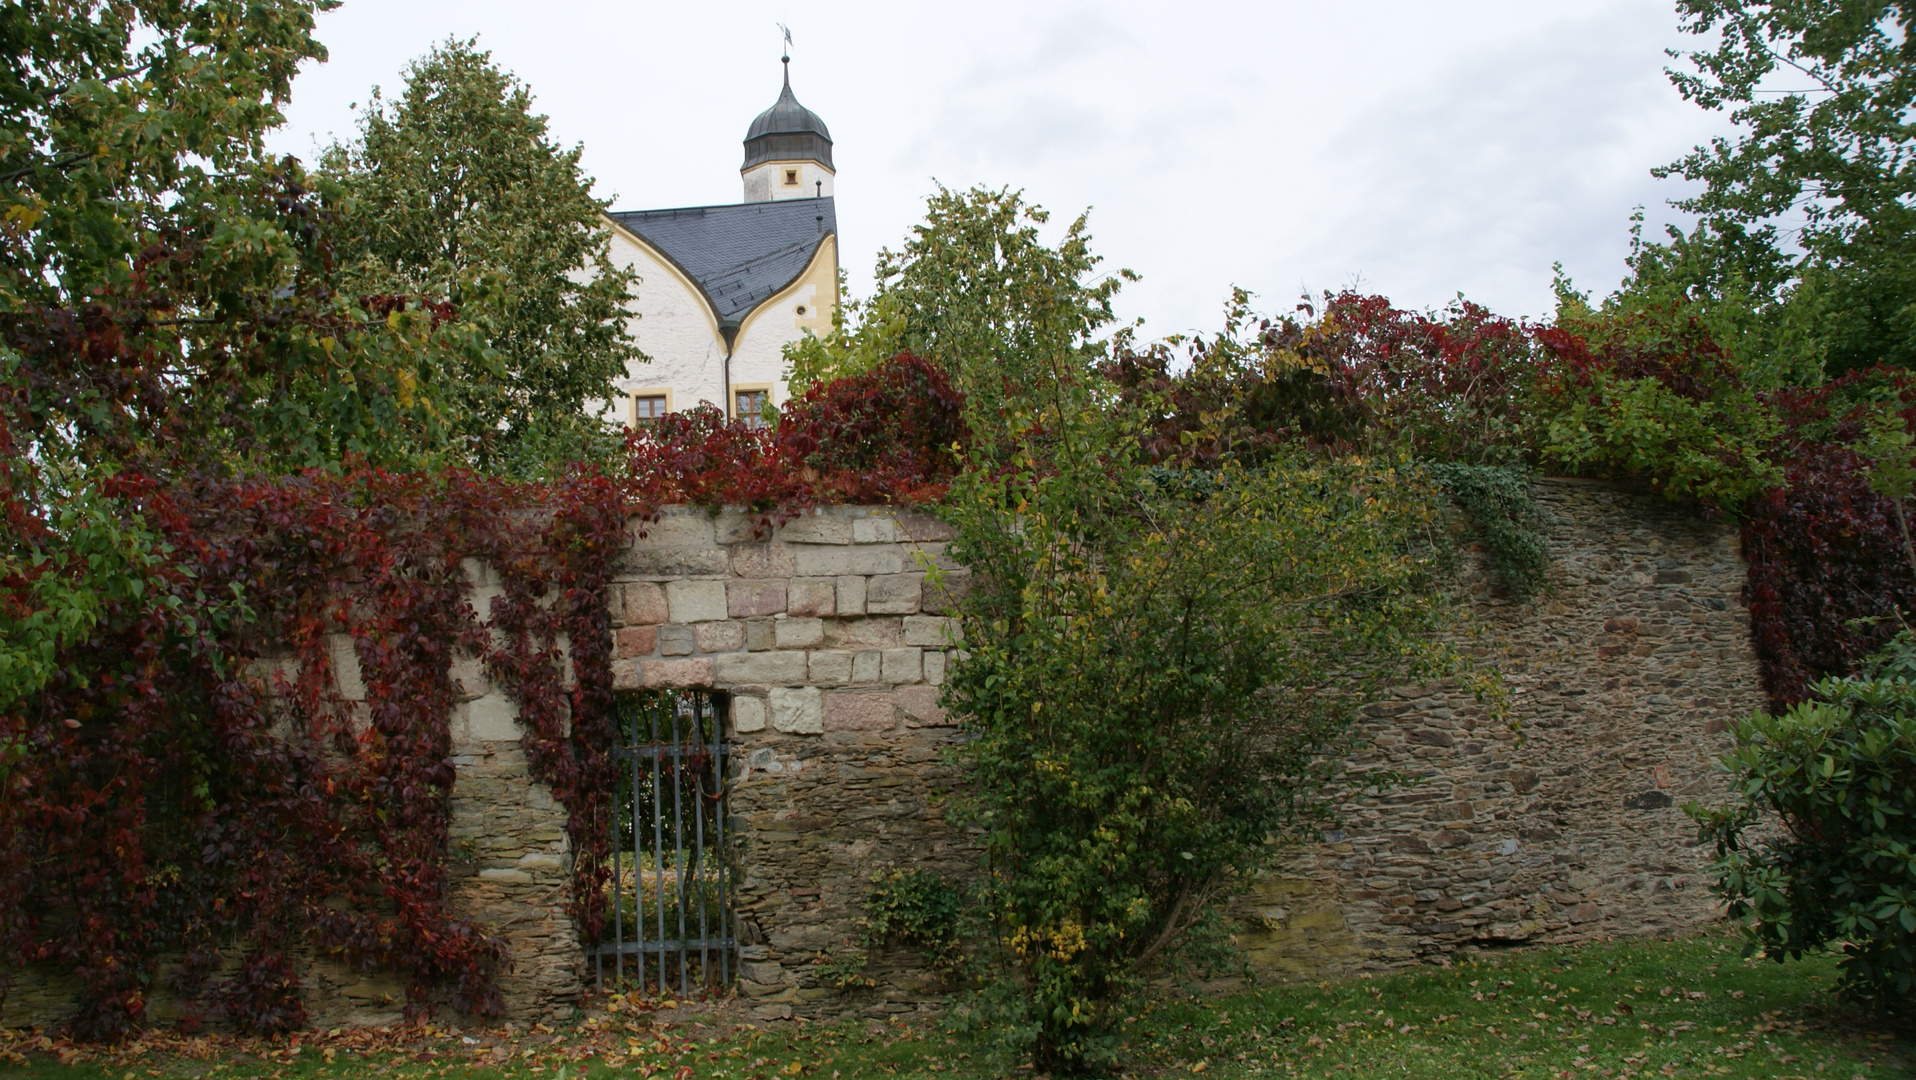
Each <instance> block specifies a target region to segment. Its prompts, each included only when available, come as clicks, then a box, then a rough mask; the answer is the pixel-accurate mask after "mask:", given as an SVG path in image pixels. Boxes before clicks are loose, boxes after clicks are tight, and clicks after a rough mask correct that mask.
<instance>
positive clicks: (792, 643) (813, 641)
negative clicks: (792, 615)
mask: <svg viewBox="0 0 1916 1080" xmlns="http://www.w3.org/2000/svg"><path fill="white" fill-rule="evenodd" d="M772 626H773V631H774V640H775V641H776V642H777V644H778V647H779V648H781V649H809V648H812V647H813V646H816V645H818V644H819V643H820V642H822V641H824V640H825V622H824V620H822V619H780V620H778V621H777V622H775V623H773V624H772Z"/></svg>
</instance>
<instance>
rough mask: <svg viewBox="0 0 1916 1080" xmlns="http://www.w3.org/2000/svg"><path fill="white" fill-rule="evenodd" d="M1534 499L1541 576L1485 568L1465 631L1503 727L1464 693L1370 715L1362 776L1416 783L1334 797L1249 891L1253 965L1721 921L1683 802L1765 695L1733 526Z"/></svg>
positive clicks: (1308, 963) (1711, 790)
mask: <svg viewBox="0 0 1916 1080" xmlns="http://www.w3.org/2000/svg"><path fill="white" fill-rule="evenodd" d="M1535 494H1536V497H1537V500H1538V502H1539V504H1540V505H1541V506H1542V507H1543V508H1544V509H1545V511H1546V513H1547V514H1548V517H1549V542H1550V554H1551V563H1552V565H1551V568H1550V574H1549V584H1548V586H1547V587H1546V589H1545V591H1544V593H1543V594H1542V595H1540V596H1539V597H1538V598H1537V599H1536V600H1534V601H1531V602H1529V603H1526V604H1522V605H1516V604H1507V603H1501V602H1499V601H1497V600H1496V599H1494V598H1493V596H1492V594H1491V590H1490V589H1489V588H1488V582H1487V581H1486V580H1485V577H1484V574H1483V571H1482V567H1481V564H1480V565H1479V566H1477V567H1476V568H1475V571H1474V572H1473V573H1472V574H1471V575H1470V578H1469V580H1467V582H1466V584H1468V585H1469V586H1470V588H1469V595H1470V596H1471V597H1472V598H1473V605H1472V612H1471V615H1472V619H1471V622H1470V624H1469V625H1468V626H1466V627H1465V629H1464V630H1463V631H1462V632H1461V633H1460V635H1459V642H1460V644H1461V645H1462V646H1463V647H1464V648H1465V649H1466V650H1467V651H1469V652H1470V653H1472V654H1473V655H1474V656H1475V657H1477V659H1478V660H1479V662H1481V663H1483V664H1486V665H1488V666H1491V667H1494V668H1495V669H1497V670H1498V671H1499V672H1500V673H1501V674H1502V676H1503V681H1504V683H1505V684H1506V686H1507V687H1508V689H1509V693H1510V698H1509V716H1508V722H1505V721H1499V720H1493V719H1491V718H1490V717H1489V715H1488V714H1487V711H1486V709H1485V707H1484V705H1483V704H1482V703H1480V702H1478V701H1477V700H1475V698H1474V697H1473V696H1472V695H1470V694H1468V693H1464V692H1462V691H1460V690H1459V689H1457V688H1456V687H1454V686H1423V687H1405V688H1402V689H1400V690H1398V691H1397V692H1396V693H1395V694H1394V695H1393V697H1392V698H1391V699H1390V700H1388V701H1386V702H1381V703H1378V704H1375V705H1372V706H1370V707H1369V708H1367V709H1365V710H1364V715H1363V717H1362V719H1361V721H1360V724H1359V726H1358V729H1357V732H1356V735H1357V739H1356V744H1357V749H1356V751H1355V752H1354V754H1353V756H1352V758H1351V760H1350V764H1351V766H1352V767H1353V768H1355V769H1365V768H1378V767H1381V768H1388V769H1394V770H1398V771H1400V772H1403V773H1407V774H1410V775H1413V776H1416V777H1418V778H1419V782H1418V783H1416V784H1414V785H1412V786H1409V787H1401V788H1397V789H1395V790H1392V791H1390V792H1389V793H1388V794H1386V795H1384V796H1382V797H1377V798H1368V799H1361V800H1357V801H1354V802H1352V803H1350V804H1349V805H1347V806H1345V807H1344V810H1343V821H1342V823H1341V825H1340V827H1339V828H1338V829H1337V830H1336V831H1335V832H1332V833H1329V834H1328V835H1327V836H1326V842H1325V843H1324V844H1323V845H1322V846H1321V847H1319V848H1318V849H1317V850H1315V851H1312V852H1309V853H1306V854H1304V855H1302V856H1301V857H1299V858H1298V859H1296V860H1295V861H1294V862H1293V863H1292V865H1290V866H1289V867H1287V868H1286V870H1285V871H1284V872H1281V873H1275V874H1272V875H1270V876H1269V877H1267V878H1266V879H1264V880H1262V881H1260V882H1258V883H1257V885H1256V886H1255V887H1254V888H1252V889H1251V890H1250V892H1249V893H1248V894H1247V895H1245V896H1243V897H1241V898H1240V900H1239V901H1238V903H1237V905H1236V914H1237V915H1239V916H1240V918H1241V920H1242V922H1241V925H1242V926H1243V928H1244V929H1243V932H1242V933H1241V935H1240V942H1241V943H1242V944H1243V946H1244V947H1245V948H1246V949H1247V950H1248V951H1249V953H1250V955H1251V958H1252V961H1253V964H1254V965H1255V966H1256V967H1258V968H1262V969H1265V970H1269V971H1275V972H1295V973H1299V974H1304V973H1309V974H1321V973H1323V972H1325V971H1327V970H1330V971H1335V970H1339V969H1346V970H1347V969H1350V968H1354V967H1367V966H1377V965H1383V964H1394V963H1403V962H1408V961H1412V960H1416V959H1419V958H1426V957H1432V956H1435V955H1438V954H1443V953H1446V952H1450V951H1453V950H1456V949H1460V948H1498V947H1507V946H1513V945H1523V944H1543V943H1563V942H1572V941H1579V940H1586V939H1590V938H1595V937H1603V936H1616V935H1632V934H1657V933H1671V932H1679V931H1682V930H1685V929H1689V928H1693V927H1696V926H1698V925H1700V924H1702V923H1705V922H1707V921H1709V920H1711V919H1714V918H1715V917H1716V916H1717V914H1718V907H1717V905H1716V903H1715V902H1714V900H1713V898H1712V897H1711V895H1710V894H1709V892H1708V890H1707V879H1706V878H1705V876H1704V870H1705V868H1706V867H1707V865H1708V862H1709V857H1710V852H1709V849H1708V848H1706V847H1704V846H1701V845H1699V843H1698V841H1697V829H1696V825H1695V823H1694V822H1692V821H1691V820H1690V819H1689V817H1688V816H1687V815H1685V814H1684V812H1683V810H1682V805H1683V804H1684V803H1685V802H1688V801H1690V800H1692V799H1695V800H1699V801H1703V802H1710V801H1713V800H1715V799H1717V798H1719V797H1720V796H1721V793H1722V791H1723V787H1722V780H1721V777H1720V774H1718V773H1717V772H1716V770H1715V768H1714V762H1715V760H1716V758H1717V756H1718V755H1720V754H1722V753H1723V752H1725V751H1726V750H1728V749H1729V748H1730V745H1731V743H1730V738H1729V736H1728V735H1727V734H1726V732H1725V728H1726V726H1727V723H1728V721H1729V720H1730V719H1732V718H1735V717H1741V716H1746V715H1748V714H1749V713H1751V712H1753V711H1754V710H1756V709H1757V708H1759V707H1761V705H1762V704H1763V694H1762V684H1761V681H1760V676H1759V673H1758V669H1757V662H1756V656H1755V653H1754V651H1753V650H1752V648H1751V644H1750V634H1749V615H1748V612H1747V611H1745V609H1744V607H1743V604H1742V599H1741V597H1742V592H1743V583H1744V576H1745V569H1744V565H1743V562H1742V559H1741V558H1740V556H1739V554H1738V546H1737V534H1736V529H1735V527H1734V526H1733V525H1731V524H1729V523H1726V522H1722V521H1707V520H1704V519H1702V518H1701V517H1700V516H1699V515H1698V514H1697V513H1696V511H1694V510H1692V509H1689V508H1683V507H1678V506H1674V505H1671V504H1669V503H1667V502H1665V501H1664V500H1662V499H1661V498H1660V497H1658V496H1655V495H1653V494H1648V493H1643V492H1638V491H1632V490H1628V489H1624V488H1619V487H1615V486H1612V485H1607V484H1600V483H1592V482H1583V481H1572V480H1551V481H1545V482H1541V483H1539V484H1538V485H1537V487H1536V492H1535Z"/></svg>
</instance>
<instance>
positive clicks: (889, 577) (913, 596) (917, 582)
mask: <svg viewBox="0 0 1916 1080" xmlns="http://www.w3.org/2000/svg"><path fill="white" fill-rule="evenodd" d="M924 581H925V575H923V574H885V575H881V576H879V577H874V578H872V579H871V583H870V584H869V585H868V586H867V587H866V590H865V611H866V612H867V613H868V614H872V615H913V614H916V613H917V611H918V608H919V606H920V604H921V603H922V600H923V596H922V587H923V585H924Z"/></svg>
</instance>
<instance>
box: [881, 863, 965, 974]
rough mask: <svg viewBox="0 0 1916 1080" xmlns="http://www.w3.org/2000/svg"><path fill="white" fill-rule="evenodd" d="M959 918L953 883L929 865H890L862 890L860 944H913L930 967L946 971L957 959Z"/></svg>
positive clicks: (960, 897)
mask: <svg viewBox="0 0 1916 1080" xmlns="http://www.w3.org/2000/svg"><path fill="white" fill-rule="evenodd" d="M963 917H964V893H963V892H962V891H960V889H959V888H958V886H957V885H954V884H952V883H951V882H949V881H946V880H945V879H944V877H942V876H941V875H939V874H938V873H936V872H934V871H931V870H893V871H892V872H891V873H889V874H886V875H884V876H883V877H880V878H878V879H877V881H876V882H875V883H874V884H873V886H872V891H871V892H869V893H867V894H865V944H866V945H868V946H876V945H889V944H897V945H912V946H916V947H918V948H921V949H923V950H925V957H926V959H927V960H928V961H930V964H931V966H932V967H933V968H934V969H938V970H945V971H949V970H951V969H952V968H954V967H955V966H956V965H957V963H958V961H959V959H960V954H959V938H958V931H959V923H960V920H961V919H962V918H963Z"/></svg>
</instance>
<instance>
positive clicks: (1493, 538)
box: [1430, 462, 1550, 602]
mask: <svg viewBox="0 0 1916 1080" xmlns="http://www.w3.org/2000/svg"><path fill="white" fill-rule="evenodd" d="M1430 474H1431V477H1432V479H1434V480H1436V481H1437V483H1438V484H1439V485H1440V486H1441V487H1442V488H1443V489H1444V491H1445V492H1446V493H1448V494H1449V495H1450V497H1451V498H1453V499H1455V500H1457V504H1458V505H1459V506H1461V507H1463V509H1464V512H1465V513H1467V514H1469V515H1470V520H1471V523H1472V524H1473V525H1475V526H1476V532H1477V535H1478V536H1479V537H1481V538H1482V539H1483V542H1484V546H1485V547H1487V548H1489V549H1490V568H1491V571H1492V572H1493V573H1495V574H1496V575H1497V583H1498V585H1499V586H1500V587H1501V588H1502V590H1503V593H1504V595H1506V596H1508V597H1509V598H1510V599H1512V600H1516V601H1520V602H1521V601H1524V600H1528V599H1530V598H1531V597H1533V596H1535V595H1536V594H1537V591H1538V590H1539V589H1541V588H1543V578H1544V572H1545V571H1547V570H1548V569H1549V568H1550V549H1549V547H1548V546H1547V545H1546V544H1545V542H1544V534H1543V525H1544V516H1543V510H1542V509H1541V508H1540V507H1538V505H1537V502H1536V500H1535V499H1533V498H1532V497H1531V495H1530V473H1529V471H1528V470H1525V469H1523V468H1518V467H1512V466H1505V465H1464V464H1460V463H1456V462H1444V463H1441V464H1437V465H1432V466H1431V467H1430Z"/></svg>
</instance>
